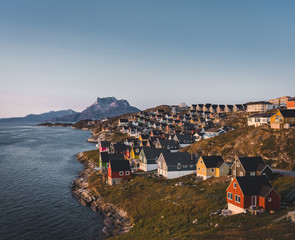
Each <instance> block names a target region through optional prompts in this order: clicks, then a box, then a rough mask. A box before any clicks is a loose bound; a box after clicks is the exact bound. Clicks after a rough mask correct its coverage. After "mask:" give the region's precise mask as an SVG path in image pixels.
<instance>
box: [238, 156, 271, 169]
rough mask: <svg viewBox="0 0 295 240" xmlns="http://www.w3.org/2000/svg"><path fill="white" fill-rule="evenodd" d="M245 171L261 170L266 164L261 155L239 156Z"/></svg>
mask: <svg viewBox="0 0 295 240" xmlns="http://www.w3.org/2000/svg"><path fill="white" fill-rule="evenodd" d="M239 160H240V162H241V164H242V165H243V168H244V169H245V171H247V172H248V171H262V170H263V169H264V168H265V166H266V164H265V162H264V161H263V159H262V157H239Z"/></svg>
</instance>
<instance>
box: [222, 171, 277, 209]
mask: <svg viewBox="0 0 295 240" xmlns="http://www.w3.org/2000/svg"><path fill="white" fill-rule="evenodd" d="M226 196H227V197H226V201H227V204H228V209H229V210H231V211H232V213H233V214H238V213H242V212H244V211H245V210H246V209H249V208H250V207H256V208H262V209H264V210H275V209H279V208H280V206H281V197H280V195H279V194H278V192H277V191H276V190H275V189H274V188H273V187H272V186H271V184H270V182H269V180H268V178H267V177H266V176H265V175H261V176H246V177H235V178H234V179H233V180H232V182H231V183H230V185H229V186H228V188H227V189H226Z"/></svg>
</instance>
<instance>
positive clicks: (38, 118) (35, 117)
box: [0, 109, 77, 122]
mask: <svg viewBox="0 0 295 240" xmlns="http://www.w3.org/2000/svg"><path fill="white" fill-rule="evenodd" d="M72 114H77V112H76V111H74V110H72V109H68V110H61V111H50V112H45V113H41V114H29V115H27V116H25V117H15V118H2V119H0V122H43V121H46V120H48V119H52V118H59V117H62V116H65V115H72Z"/></svg>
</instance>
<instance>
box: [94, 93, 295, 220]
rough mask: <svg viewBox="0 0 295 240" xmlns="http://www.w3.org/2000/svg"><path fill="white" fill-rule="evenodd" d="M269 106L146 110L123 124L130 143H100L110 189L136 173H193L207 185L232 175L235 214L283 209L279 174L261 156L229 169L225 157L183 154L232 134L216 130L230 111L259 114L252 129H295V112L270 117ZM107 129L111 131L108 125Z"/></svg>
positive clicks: (231, 198) (228, 193)
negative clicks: (266, 126) (276, 184)
mask: <svg viewBox="0 0 295 240" xmlns="http://www.w3.org/2000/svg"><path fill="white" fill-rule="evenodd" d="M289 100H290V99H289V98H288V101H289ZM292 101H293V100H292ZM294 101H295V100H294ZM255 104H256V106H255ZM271 104H273V103H271ZM279 104H281V101H279ZM289 105H290V104H289ZM268 106H269V104H268V103H267V102H256V103H253V102H252V103H248V104H246V105H212V104H196V105H192V106H191V107H190V108H188V107H187V106H186V105H182V106H172V111H171V112H165V111H164V110H157V111H155V112H146V111H145V112H139V113H138V114H135V115H132V116H131V117H130V118H128V119H119V122H118V126H117V128H119V129H120V131H121V132H123V133H127V134H128V135H129V138H128V139H126V140H125V141H124V142H109V141H100V142H99V143H98V144H97V147H98V149H99V152H100V153H99V154H100V156H99V167H100V168H101V169H102V170H105V171H107V173H108V183H109V184H110V185H116V184H118V183H121V182H122V181H124V180H125V179H130V178H131V176H132V172H135V171H137V172H138V171H143V172H149V173H154V174H156V175H158V176H163V177H164V178H166V179H174V178H178V177H182V176H186V175H190V174H195V175H196V176H197V177H198V178H199V179H203V180H206V179H208V178H211V177H221V176H229V175H231V176H232V178H231V182H230V184H229V186H228V188H227V190H226V199H227V204H228V211H229V212H231V213H232V214H238V213H242V212H245V211H246V210H249V209H251V210H253V211H255V209H263V210H275V209H278V208H280V201H281V200H280V195H279V194H278V193H277V192H276V190H275V189H274V188H273V187H272V186H271V183H270V180H271V179H272V177H273V171H272V169H271V168H270V167H269V166H268V165H267V164H265V162H264V161H263V159H262V158H261V157H238V158H236V159H235V160H234V161H233V162H232V163H231V164H229V163H228V162H225V161H224V160H223V158H222V156H199V157H197V156H196V155H194V154H190V153H188V152H180V151H179V150H180V149H181V148H183V147H186V146H188V145H190V144H192V143H194V142H195V141H199V140H201V139H206V138H210V137H214V136H217V135H219V134H221V133H224V132H227V131H229V130H231V128H230V127H226V126H223V127H221V128H220V127H219V128H217V127H216V122H218V120H219V119H221V118H226V114H225V113H226V112H230V111H248V112H257V113H255V114H253V115H250V116H249V117H248V125H254V126H260V125H262V124H270V125H271V126H272V128H280V129H282V128H287V127H288V126H289V127H290V126H293V125H294V124H293V122H294V119H295V109H276V110H275V111H274V110H273V111H272V112H268V110H269V109H272V108H271V107H268ZM258 109H259V110H258ZM294 123H295V122H294ZM286 124H289V125H288V126H287V125H286ZM104 130H105V131H109V129H108V126H107V127H105V129H104Z"/></svg>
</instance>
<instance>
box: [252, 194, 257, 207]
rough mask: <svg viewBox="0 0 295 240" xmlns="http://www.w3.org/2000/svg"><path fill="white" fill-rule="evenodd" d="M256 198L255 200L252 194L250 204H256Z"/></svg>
mask: <svg viewBox="0 0 295 240" xmlns="http://www.w3.org/2000/svg"><path fill="white" fill-rule="evenodd" d="M256 200H257V199H256V196H252V197H251V205H252V206H256Z"/></svg>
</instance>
